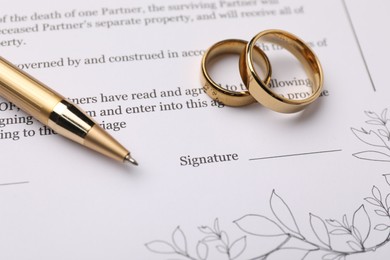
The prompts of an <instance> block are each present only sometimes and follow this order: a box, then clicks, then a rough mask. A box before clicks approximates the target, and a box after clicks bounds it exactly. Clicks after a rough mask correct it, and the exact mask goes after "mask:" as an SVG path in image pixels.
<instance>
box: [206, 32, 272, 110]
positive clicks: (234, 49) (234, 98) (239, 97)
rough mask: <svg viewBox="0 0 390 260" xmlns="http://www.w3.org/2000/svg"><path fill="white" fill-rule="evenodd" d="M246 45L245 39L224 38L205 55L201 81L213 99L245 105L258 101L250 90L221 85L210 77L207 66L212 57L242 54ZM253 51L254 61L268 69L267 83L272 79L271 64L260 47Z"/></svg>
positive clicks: (266, 72)
mask: <svg viewBox="0 0 390 260" xmlns="http://www.w3.org/2000/svg"><path fill="white" fill-rule="evenodd" d="M246 46H247V42H246V41H243V40H237V39H229V40H224V41H220V42H217V43H216V44H214V45H213V46H211V47H210V48H209V49H208V50H207V51H206V52H205V54H204V55H203V58H202V72H201V82H202V86H203V89H204V90H205V92H206V93H207V94H208V95H209V96H210V97H211V98H212V99H214V100H217V101H218V102H221V103H222V104H224V105H228V106H244V105H248V104H251V103H253V102H255V101H256V100H255V99H254V98H253V97H252V95H250V93H249V91H248V90H244V91H232V90H228V89H225V88H223V87H221V86H220V85H218V84H217V83H216V82H215V81H214V80H213V79H212V78H211V77H210V75H209V73H208V70H207V66H208V64H209V62H210V61H211V60H212V59H214V58H216V57H218V56H219V55H223V54H229V53H233V54H239V55H240V54H241V53H242V52H243V51H244V50H245V47H246ZM252 53H253V54H254V61H255V62H256V64H259V65H261V66H262V67H263V68H264V69H265V70H266V71H265V75H266V76H265V79H264V80H263V81H264V82H265V84H268V83H269V81H270V80H271V66H270V63H269V60H268V58H267V56H266V55H265V54H264V52H263V51H262V50H261V49H260V48H258V47H255V48H253V50H252Z"/></svg>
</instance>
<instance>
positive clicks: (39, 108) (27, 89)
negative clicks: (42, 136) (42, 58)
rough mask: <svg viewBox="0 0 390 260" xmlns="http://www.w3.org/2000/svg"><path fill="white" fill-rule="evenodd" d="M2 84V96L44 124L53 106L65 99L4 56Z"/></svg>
mask: <svg viewBox="0 0 390 260" xmlns="http://www.w3.org/2000/svg"><path fill="white" fill-rule="evenodd" d="M0 85H1V87H0V96H2V97H4V98H5V99H7V100H10V101H11V102H12V103H14V104H15V105H16V106H17V107H19V108H20V109H22V110H23V111H25V112H26V113H28V114H30V115H32V116H33V117H35V118H36V119H38V120H39V121H40V122H42V123H43V124H47V123H48V119H49V116H50V114H51V112H52V111H53V108H54V107H55V106H56V105H57V104H58V103H59V102H60V101H61V100H63V99H64V98H63V97H62V96H61V95H59V94H58V93H56V92H55V91H53V90H51V89H50V88H49V87H47V86H46V85H44V84H43V83H41V82H39V81H38V80H36V79H34V78H33V77H31V76H29V75H27V74H26V73H24V72H23V71H21V70H20V69H19V68H17V67H16V66H14V65H12V64H11V63H9V62H8V61H6V60H5V59H3V58H2V57H0Z"/></svg>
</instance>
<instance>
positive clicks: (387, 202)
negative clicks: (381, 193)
mask: <svg viewBox="0 0 390 260" xmlns="http://www.w3.org/2000/svg"><path fill="white" fill-rule="evenodd" d="M385 206H386V210H387V211H389V208H390V193H389V194H387V195H386V199H385Z"/></svg>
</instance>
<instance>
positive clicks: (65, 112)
mask: <svg viewBox="0 0 390 260" xmlns="http://www.w3.org/2000/svg"><path fill="white" fill-rule="evenodd" d="M0 96H2V97H4V98H6V99H8V101H10V102H12V103H14V104H15V105H16V106H17V107H19V108H20V109H22V110H23V111H25V112H27V113H28V114H30V115H32V116H33V117H35V118H36V119H37V120H39V121H40V122H41V123H43V124H45V125H47V126H49V127H51V128H52V129H53V130H54V131H56V132H57V133H59V134H61V135H63V136H65V137H67V138H69V139H71V140H73V141H75V142H77V143H79V144H81V145H84V146H86V147H88V148H90V149H92V150H95V151H97V152H99V153H101V154H103V155H106V156H108V157H110V158H112V159H114V160H117V161H120V162H130V163H132V164H134V165H138V163H137V161H136V160H134V158H132V157H131V155H130V152H129V151H128V150H127V149H126V148H124V147H123V146H122V145H121V144H120V143H119V142H117V141H116V140H115V139H114V138H113V137H112V136H110V135H109V134H108V133H107V132H106V131H105V130H104V129H103V128H101V127H100V126H99V124H97V123H95V122H94V121H93V120H92V119H91V118H90V117H89V116H88V115H87V114H86V113H84V112H82V111H81V110H80V109H79V108H78V107H77V106H76V105H74V104H72V103H70V102H69V101H67V100H66V99H65V98H64V97H63V96H61V95H60V94H58V93H57V92H55V91H54V90H52V89H50V88H49V87H47V86H46V85H44V84H43V83H41V82H39V81H38V80H36V79H34V78H33V77H31V76H30V75H28V74H27V73H25V72H23V71H21V70H20V69H19V68H17V67H16V66H14V65H12V64H11V63H10V62H8V61H7V60H5V59H4V58H2V57H0Z"/></svg>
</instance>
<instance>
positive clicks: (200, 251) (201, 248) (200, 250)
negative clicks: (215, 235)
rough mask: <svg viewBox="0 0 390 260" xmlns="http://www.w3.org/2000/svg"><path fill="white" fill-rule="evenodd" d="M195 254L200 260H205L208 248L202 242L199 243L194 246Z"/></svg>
mask: <svg viewBox="0 0 390 260" xmlns="http://www.w3.org/2000/svg"><path fill="white" fill-rule="evenodd" d="M196 254H197V255H198V257H199V259H200V260H206V259H207V257H208V256H209V246H208V245H207V244H206V243H203V242H202V241H199V242H198V244H197V245H196Z"/></svg>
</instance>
